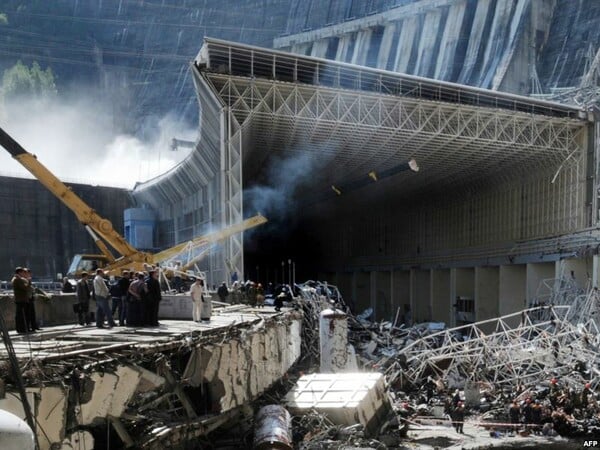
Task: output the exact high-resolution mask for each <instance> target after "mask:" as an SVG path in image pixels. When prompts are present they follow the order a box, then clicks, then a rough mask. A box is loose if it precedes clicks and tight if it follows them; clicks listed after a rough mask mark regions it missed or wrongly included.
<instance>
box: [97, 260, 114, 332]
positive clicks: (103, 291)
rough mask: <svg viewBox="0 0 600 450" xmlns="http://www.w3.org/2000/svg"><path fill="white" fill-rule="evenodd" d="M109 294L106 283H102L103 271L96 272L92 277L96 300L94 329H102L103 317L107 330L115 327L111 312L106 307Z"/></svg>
mask: <svg viewBox="0 0 600 450" xmlns="http://www.w3.org/2000/svg"><path fill="white" fill-rule="evenodd" d="M109 295H110V292H109V290H108V286H106V282H105V281H104V271H103V270H102V269H97V270H96V276H95V277H94V297H95V299H96V327H98V328H104V317H105V316H106V320H107V322H108V328H112V327H114V326H115V321H114V320H113V318H112V311H111V310H110V307H109V306H108V296H109Z"/></svg>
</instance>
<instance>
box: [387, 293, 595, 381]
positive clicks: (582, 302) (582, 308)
mask: <svg viewBox="0 0 600 450" xmlns="http://www.w3.org/2000/svg"><path fill="white" fill-rule="evenodd" d="M598 300H599V295H598V293H597V291H591V292H589V293H587V294H586V295H581V296H579V297H578V301H576V302H573V303H571V304H570V305H555V306H543V307H535V308H530V309H526V310H524V311H520V312H517V313H514V314H509V315H506V316H502V317H499V318H497V319H490V320H486V321H482V322H478V323H475V324H471V325H465V326H462V327H457V328H453V329H448V330H444V331H441V332H438V333H434V334H431V335H429V336H426V337H424V338H421V339H418V340H416V341H414V342H413V343H411V344H409V345H408V346H406V347H405V348H403V349H402V350H401V351H400V352H399V355H398V357H397V358H398V359H399V360H402V361H404V362H403V364H402V366H403V370H401V371H398V370H397V369H398V365H392V366H390V369H388V375H389V377H391V378H392V381H394V379H396V378H398V377H399V376H402V377H403V379H404V380H405V381H408V382H410V383H414V384H420V383H422V382H424V380H425V379H426V378H427V376H430V375H437V376H439V377H441V378H442V379H445V380H448V379H449V378H452V377H453V376H458V377H459V378H460V379H462V382H463V383H464V382H467V381H476V382H488V383H493V384H494V385H497V386H501V385H513V384H517V383H526V382H528V381H539V380H540V379H544V377H548V376H554V375H563V376H565V377H567V376H568V377H567V381H568V382H569V381H570V382H573V383H580V382H581V380H582V375H581V374H578V375H573V373H572V372H573V368H574V367H575V366H576V364H578V363H581V362H584V363H585V364H587V365H588V367H589V368H591V369H593V368H594V367H595V365H596V364H597V363H598V362H600V354H599V352H598V349H599V347H598V345H599V344H600V342H599V337H600V336H599V334H598V327H597V325H596V321H595V320H593V319H590V316H589V315H588V316H587V317H584V313H586V314H589V312H590V311H591V310H592V309H593V308H594V305H597V303H598ZM581 312H583V313H581ZM516 320H518V321H519V324H518V326H514V324H513V323H514V322H515V321H516ZM483 328H485V329H487V330H490V329H491V330H492V331H491V332H488V333H485V332H484V331H483Z"/></svg>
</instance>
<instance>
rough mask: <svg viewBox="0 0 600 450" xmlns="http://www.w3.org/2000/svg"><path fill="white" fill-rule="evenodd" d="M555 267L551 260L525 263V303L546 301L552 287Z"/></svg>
mask: <svg viewBox="0 0 600 450" xmlns="http://www.w3.org/2000/svg"><path fill="white" fill-rule="evenodd" d="M555 273H556V268H555V263H553V262H543V263H529V264H527V297H526V299H527V304H528V305H530V304H532V303H534V302H535V301H537V302H547V301H549V300H550V295H551V294H552V290H553V288H554V283H553V281H554V278H555Z"/></svg>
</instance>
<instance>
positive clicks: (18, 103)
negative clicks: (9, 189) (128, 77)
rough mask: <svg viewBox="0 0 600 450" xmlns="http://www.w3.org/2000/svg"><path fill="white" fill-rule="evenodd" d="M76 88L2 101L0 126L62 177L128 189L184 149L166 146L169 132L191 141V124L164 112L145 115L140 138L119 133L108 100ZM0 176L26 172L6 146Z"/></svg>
mask: <svg viewBox="0 0 600 450" xmlns="http://www.w3.org/2000/svg"><path fill="white" fill-rule="evenodd" d="M82 92H85V90H81V91H78V92H77V93H71V94H70V95H61V96H60V98H56V99H52V100H38V99H32V98H21V99H18V100H11V101H7V102H5V103H4V105H3V108H2V109H1V110H0V127H2V128H3V129H4V130H5V131H6V132H7V133H8V134H10V135H11V136H12V137H13V139H15V140H16V141H17V142H19V143H20V144H21V145H22V146H23V147H24V148H25V150H27V151H28V152H30V153H33V154H35V155H36V156H37V158H38V160H39V161H40V162H41V163H42V164H43V165H45V166H46V167H47V168H48V169H49V170H50V171H51V172H53V173H54V175H56V176H57V177H58V178H59V179H61V180H63V181H65V182H76V183H85V184H94V185H103V186H118V187H125V188H132V187H133V186H134V185H135V183H136V182H138V181H145V180H148V179H150V178H153V177H155V176H157V175H159V174H161V173H163V172H165V171H167V170H169V169H170V168H172V167H173V166H175V165H176V164H178V163H179V162H180V161H181V160H182V159H184V158H185V157H186V156H187V155H188V154H189V149H179V150H178V151H176V152H174V151H172V150H171V148H170V144H171V140H172V138H174V137H176V138H178V139H184V140H194V139H195V137H196V134H197V131H196V130H195V129H193V127H190V126H189V125H185V124H181V123H179V122H177V121H176V120H175V118H174V117H172V116H170V115H168V116H166V117H162V118H151V119H146V122H145V124H144V125H145V133H144V134H145V135H146V136H145V137H144V138H143V139H141V138H139V137H137V136H133V135H130V134H124V133H121V131H120V130H121V128H122V127H121V124H120V123H118V122H119V119H118V118H117V117H115V115H114V114H113V112H112V105H110V104H109V102H108V101H106V102H102V101H100V102H99V101H98V100H97V99H93V98H92V97H90V96H89V95H88V96H84V95H82ZM148 130H150V131H149V132H147V131H148ZM0 175H5V176H18V177H27V178H31V177H32V176H31V175H30V174H29V172H28V171H27V170H26V169H25V168H24V167H23V166H21V165H20V164H19V163H18V162H17V161H15V160H14V159H12V157H11V155H10V154H9V153H8V152H6V151H0Z"/></svg>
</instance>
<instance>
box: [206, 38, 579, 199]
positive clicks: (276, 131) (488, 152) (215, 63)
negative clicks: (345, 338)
mask: <svg viewBox="0 0 600 450" xmlns="http://www.w3.org/2000/svg"><path fill="white" fill-rule="evenodd" d="M196 67H197V69H198V71H199V73H200V75H201V76H202V77H204V78H205V79H206V80H207V82H208V83H209V84H210V85H211V86H212V87H213V89H214V91H215V95H216V96H218V97H219V98H220V99H221V100H222V101H223V103H224V104H225V105H227V107H228V108H229V111H230V112H231V114H232V115H233V116H234V117H235V118H236V121H237V122H238V123H239V124H241V132H242V133H244V134H245V135H246V136H244V137H243V138H242V140H243V142H244V152H243V155H242V159H243V163H244V176H245V177H247V178H250V179H255V178H256V177H257V175H258V174H260V173H261V170H263V168H264V167H265V166H266V165H268V162H269V159H270V158H271V157H273V156H276V157H279V158H285V157H291V156H293V154H294V153H295V152H305V153H309V154H310V153H311V152H312V153H314V158H315V159H318V164H319V166H318V169H319V170H318V171H315V173H314V174H313V176H312V178H311V188H312V191H313V192H318V191H323V190H324V189H326V188H327V187H328V186H329V185H331V184H332V183H334V184H336V183H341V182H343V181H347V180H348V179H353V178H356V177H357V176H359V175H360V174H363V173H364V172H365V170H366V168H368V169H369V170H386V169H389V168H390V167H393V166H395V165H397V164H398V161H402V160H406V159H409V158H415V159H416V160H417V161H418V162H419V166H420V167H421V169H422V172H423V173H427V176H419V177H416V176H415V177H405V176H400V177H397V178H398V180H397V181H398V182H399V184H400V185H401V189H402V191H403V192H405V193H408V192H414V191H415V190H417V191H423V190H424V189H432V188H433V189H439V190H442V189H444V188H445V187H447V186H448V185H449V184H452V185H456V184H457V183H461V182H465V181H467V182H469V183H472V182H475V181H477V180H487V179H489V178H490V177H495V178H496V179H497V178H498V177H500V176H502V175H505V176H507V177H510V178H515V177H522V176H523V175H526V174H528V173H531V171H532V170H536V171H539V170H546V171H550V170H556V168H557V167H558V166H559V165H560V164H562V163H563V162H564V161H565V160H566V159H567V160H568V162H567V163H566V166H573V165H577V164H579V163H580V162H581V160H582V158H583V157H584V155H585V153H584V148H585V145H584V144H585V143H584V141H585V138H584V135H585V126H586V123H585V121H583V120H581V119H580V117H581V115H580V114H579V113H580V112H581V111H578V110H577V109H576V108H571V109H569V108H567V109H564V107H562V106H559V105H553V104H550V103H539V102H537V101H533V100H531V99H526V98H524V97H518V96H510V95H507V94H501V93H497V92H492V91H485V90H477V89H473V88H468V87H464V86H458V85H451V84H448V83H439V82H434V81H432V80H425V79H418V78H415V77H407V76H404V75H400V74H395V73H394V74H392V73H388V72H385V71H377V70H375V69H368V68H364V67H359V66H352V65H347V64H342V63H336V62H332V61H324V60H319V59H318V58H310V57H302V56H299V55H291V54H286V53H283V52H274V51H272V50H267V49H259V48H256V47H248V46H243V45H239V44H233V43H228V42H224V41H216V40H207V41H206V42H205V46H204V47H203V51H202V52H201V56H199V58H198V60H197V66H196ZM309 74H311V75H310V76H309ZM555 106H556V108H557V109H556V110H555V109H553V108H554V107H555ZM248 136H251V138H250V137H248ZM342 167H343V169H344V170H340V168H342ZM398 187H399V186H398V185H395V186H394V188H395V189H396V190H397V188H398Z"/></svg>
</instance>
